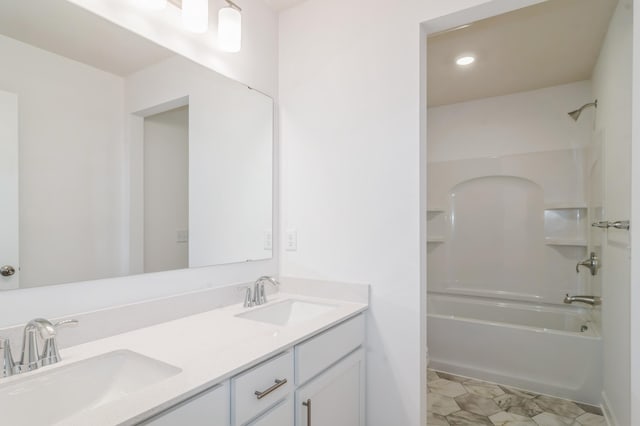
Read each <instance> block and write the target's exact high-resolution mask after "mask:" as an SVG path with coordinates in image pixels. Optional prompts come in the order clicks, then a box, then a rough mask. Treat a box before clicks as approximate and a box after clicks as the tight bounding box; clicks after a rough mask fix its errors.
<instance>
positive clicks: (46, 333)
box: [0, 318, 78, 377]
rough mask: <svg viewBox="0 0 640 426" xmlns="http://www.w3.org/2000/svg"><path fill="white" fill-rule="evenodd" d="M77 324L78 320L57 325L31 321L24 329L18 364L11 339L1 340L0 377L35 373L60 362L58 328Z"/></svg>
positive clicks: (61, 322)
mask: <svg viewBox="0 0 640 426" xmlns="http://www.w3.org/2000/svg"><path fill="white" fill-rule="evenodd" d="M76 324H78V321H77V320H66V321H60V322H58V323H55V324H53V323H52V322H51V321H49V320H46V319H44V318H36V319H33V320H31V321H29V322H28V323H27V325H26V326H25V327H24V333H23V340H22V354H21V356H20V361H19V362H18V363H15V362H14V360H13V354H12V353H11V344H10V342H9V339H5V338H0V356H1V360H0V362H1V363H2V365H0V367H2V368H1V370H2V371H1V375H0V377H8V376H12V375H14V374H19V373H24V372H27V371H33V370H35V369H37V368H40V367H42V366H45V365H51V364H55V363H57V362H59V361H60V360H61V357H60V352H58V343H57V340H56V336H57V335H58V332H57V328H58V327H63V326H70V325H76ZM38 338H40V339H42V341H43V343H44V346H43V350H42V352H40V351H38Z"/></svg>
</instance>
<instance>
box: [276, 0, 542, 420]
mask: <svg viewBox="0 0 640 426" xmlns="http://www.w3.org/2000/svg"><path fill="white" fill-rule="evenodd" d="M481 3H485V2H483V1H478V0H456V1H450V0H432V1H428V2H427V1H420V0H405V1H402V2H391V1H389V2H371V1H366V0H352V1H348V2H344V1H338V0H307V1H306V2H304V3H302V4H300V5H299V6H298V7H295V8H293V9H290V10H287V11H285V12H283V13H282V14H281V15H280V46H279V47H280V115H281V119H280V126H281V129H280V130H281V133H280V134H281V139H280V141H281V149H282V169H281V176H282V207H281V211H282V212H283V217H282V229H283V230H286V229H287V228H295V229H297V231H298V251H296V252H282V264H281V273H283V274H287V275H293V276H308V277H312V278H324V279H336V280H346V281H359V282H362V281H365V282H368V283H371V286H372V287H371V288H372V292H371V305H370V306H371V309H370V312H369V315H368V353H367V374H368V376H367V380H368V385H367V390H368V396H367V416H368V417H367V424H368V425H371V426H377V425H407V426H409V425H411V426H417V425H419V424H424V419H425V415H426V414H425V410H424V409H425V404H424V399H425V390H426V386H425V383H424V378H423V376H424V374H423V373H424V362H423V361H424V360H423V359H422V358H423V355H424V345H425V344H426V342H425V337H424V334H423V333H422V332H421V329H424V319H422V315H421V310H423V309H424V307H423V306H422V305H423V299H424V298H425V297H423V296H424V291H425V286H424V281H422V282H421V270H423V269H424V266H423V263H422V259H421V257H422V256H421V251H422V249H421V246H422V245H425V246H426V235H425V234H424V232H423V229H424V227H425V224H424V217H425V213H426V212H425V211H424V210H422V211H421V209H424V208H425V200H424V199H422V200H421V198H424V195H422V196H421V190H424V188H426V186H424V181H422V185H421V171H420V166H421V154H422V153H423V152H424V151H423V149H424V139H425V138H424V135H423V138H422V139H421V133H420V131H421V128H422V126H423V125H424V117H421V113H420V109H421V104H422V106H423V107H424V108H425V109H426V106H425V105H426V104H425V103H424V95H423V94H422V93H421V91H422V90H423V89H424V84H425V81H426V79H424V75H421V70H423V71H424V69H425V67H424V65H425V63H424V56H423V53H422V52H423V50H422V49H424V48H425V47H424V46H425V45H426V37H425V34H424V33H423V32H422V31H421V27H420V24H421V23H422V22H425V21H427V20H430V19H433V18H436V17H438V16H441V15H443V14H448V13H452V12H455V11H459V10H461V9H465V8H469V7H472V6H476V5H479V4H481ZM531 3H533V2H531V1H528V2H527V1H514V0H508V1H503V0H499V1H494V2H490V3H487V5H486V6H485V7H480V8H478V9H474V10H471V11H466V12H464V13H463V14H462V15H457V16H456V17H453V18H450V19H447V20H446V21H442V22H441V23H440V24H441V25H445V26H444V28H447V27H449V26H454V25H456V24H461V23H464V22H467V21H468V20H476V19H480V18H483V17H486V16H489V15H492V14H495V13H501V12H504V11H506V10H508V9H511V8H516V7H518V6H523V5H526V4H531ZM430 28H431V29H432V30H435V28H436V27H435V26H432V27H430ZM423 112H424V110H423ZM282 237H283V235H281V238H282ZM421 263H422V264H421ZM423 276H424V274H423Z"/></svg>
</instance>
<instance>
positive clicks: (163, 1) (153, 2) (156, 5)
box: [142, 0, 167, 10]
mask: <svg viewBox="0 0 640 426" xmlns="http://www.w3.org/2000/svg"><path fill="white" fill-rule="evenodd" d="M142 5H143V6H144V7H145V8H146V9H152V10H162V9H164V8H165V7H167V0H143V1H142Z"/></svg>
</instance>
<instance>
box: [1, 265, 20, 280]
mask: <svg viewBox="0 0 640 426" xmlns="http://www.w3.org/2000/svg"><path fill="white" fill-rule="evenodd" d="M15 273H16V268H14V267H13V266H11V265H4V266H3V267H0V275H2V276H3V277H10V276H11V275H13V274H15Z"/></svg>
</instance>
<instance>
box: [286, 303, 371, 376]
mask: <svg viewBox="0 0 640 426" xmlns="http://www.w3.org/2000/svg"><path fill="white" fill-rule="evenodd" d="M364 326H365V324H364V315H362V314H360V315H358V316H357V317H355V318H353V319H350V320H348V321H346V322H344V323H342V324H339V325H337V326H335V327H333V328H331V329H329V330H327V331H325V332H324V333H322V334H320V335H318V336H316V337H313V338H311V339H309V340H307V341H306V342H303V343H300V344H299V345H297V346H296V347H295V360H296V363H295V366H296V384H297V385H301V384H303V383H305V382H306V381H307V380H309V379H311V378H312V377H314V376H316V375H317V374H318V373H320V372H322V371H323V370H326V369H327V368H328V367H329V366H331V365H332V364H334V363H336V362H337V361H339V360H340V359H342V358H343V357H345V356H346V355H348V354H349V353H351V352H352V351H353V350H354V349H356V348H357V347H358V346H361V345H362V344H363V343H364V335H365V327H364Z"/></svg>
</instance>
